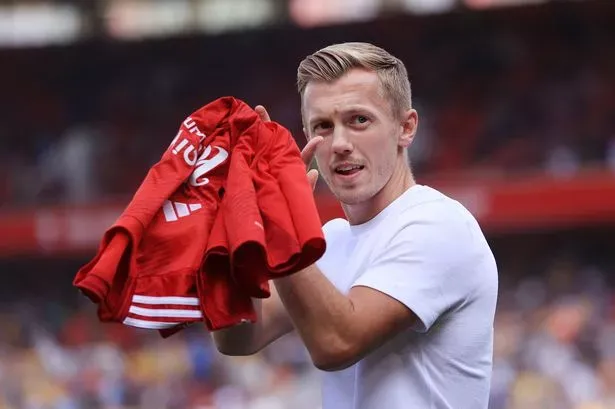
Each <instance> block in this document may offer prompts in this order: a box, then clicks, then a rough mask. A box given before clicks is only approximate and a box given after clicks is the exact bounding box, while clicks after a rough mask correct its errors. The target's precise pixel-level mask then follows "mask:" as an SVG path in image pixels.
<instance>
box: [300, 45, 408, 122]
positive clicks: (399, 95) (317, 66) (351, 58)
mask: <svg viewBox="0 0 615 409" xmlns="http://www.w3.org/2000/svg"><path fill="white" fill-rule="evenodd" d="M352 68H365V69H368V70H372V71H374V72H376V74H378V77H379V78H380V83H381V85H382V90H383V91H384V97H385V98H386V99H388V100H389V101H390V103H391V109H392V110H393V114H394V116H400V115H402V113H403V112H405V111H407V110H408V109H411V108H412V92H411V90H410V81H409V79H408V71H407V70H406V67H405V65H404V63H403V62H402V61H401V60H400V59H398V58H396V57H394V56H393V55H391V54H389V53H388V52H387V51H385V50H384V49H382V48H380V47H377V46H375V45H373V44H370V43H357V42H351V43H340V44H333V45H330V46H328V47H325V48H323V49H320V50H318V51H316V52H315V53H313V54H311V55H309V56H307V57H306V58H305V59H304V60H303V61H301V63H300V64H299V68H298V69H297V88H298V90H299V94H300V95H301V100H302V101H303V94H304V92H305V88H306V87H307V85H308V83H309V82H312V81H317V82H332V81H335V80H336V79H338V78H340V77H341V76H342V75H344V74H345V73H346V72H348V71H349V70H351V69H352Z"/></svg>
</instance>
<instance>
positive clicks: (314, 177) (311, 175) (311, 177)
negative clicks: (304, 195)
mask: <svg viewBox="0 0 615 409" xmlns="http://www.w3.org/2000/svg"><path fill="white" fill-rule="evenodd" d="M307 177H308V181H309V182H310V186H312V190H314V188H316V182H317V181H318V170H316V169H310V170H309V171H308V173H307Z"/></svg>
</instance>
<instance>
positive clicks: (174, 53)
mask: <svg viewBox="0 0 615 409" xmlns="http://www.w3.org/2000/svg"><path fill="white" fill-rule="evenodd" d="M530 10H531V9H530ZM566 10H568V9H565V8H564V9H563V11H559V12H556V11H555V10H552V11H550V13H551V14H549V15H548V17H547V16H546V15H542V14H541V13H540V12H539V11H535V12H533V11H524V12H519V13H518V14H519V15H516V14H515V13H514V12H504V13H501V14H494V15H493V16H491V17H490V19H487V18H484V19H478V18H477V19H470V18H464V17H463V16H454V15H453V16H443V17H433V18H426V19H410V18H407V19H406V18H404V19H401V20H395V19H393V20H391V21H388V20H383V21H375V22H370V23H366V25H354V26H348V27H332V28H323V29H321V31H316V32H304V31H298V30H293V29H288V28H280V29H271V30H265V31H256V32H249V33H240V34H236V35H227V36H218V37H203V38H198V37H197V38H179V39H166V40H156V41H148V42H142V43H114V42H111V41H109V42H105V41H102V40H101V41H98V42H96V41H94V42H87V43H84V44H79V45H74V46H71V47H61V48H43V49H34V50H30V49H28V50H5V51H0V52H2V53H3V54H4V56H3V57H2V60H3V61H6V62H7V63H3V64H1V65H0V87H1V88H2V89H3V95H8V96H11V95H12V96H15V97H14V98H12V99H11V101H10V103H7V104H4V105H5V108H4V109H3V110H2V111H1V112H0V139H2V140H6V141H10V143H7V144H2V148H0V175H1V176H2V177H0V181H2V182H1V183H2V184H1V185H0V203H2V204H4V205H5V206H7V205H14V206H15V205H27V204H33V205H36V204H39V203H47V202H50V201H54V202H57V201H71V202H83V201H91V200H97V199H100V198H108V197H109V196H111V195H113V196H118V195H119V196H125V195H127V194H130V193H131V192H133V191H134V189H135V188H136V186H137V185H138V183H139V182H140V181H141V180H142V178H143V176H144V174H145V172H146V170H147V168H148V167H149V166H151V165H152V164H153V163H154V162H155V161H157V159H158V158H159V157H160V155H161V153H162V150H163V149H164V148H166V146H167V145H168V143H169V142H170V140H171V139H172V138H173V136H174V135H175V133H176V130H177V128H178V127H179V124H180V123H181V121H182V120H183V119H184V118H185V117H186V116H187V115H189V114H190V113H191V112H193V111H194V110H196V109H197V108H198V107H200V106H202V105H204V104H206V103H208V102H210V101H212V100H214V99H215V98H218V97H220V96H223V95H233V96H236V97H238V98H240V99H243V100H245V101H246V102H248V103H249V104H251V105H255V104H264V105H265V106H267V107H268V108H269V110H270V113H271V115H272V117H273V118H274V119H275V120H277V121H279V122H280V123H282V124H283V125H285V126H287V127H288V128H289V129H290V130H291V131H292V132H293V134H294V135H295V136H296V138H297V141H298V143H299V144H300V145H302V144H303V143H304V141H303V137H302V132H301V120H300V113H299V101H298V96H297V93H296V90H295V88H294V83H295V71H296V67H297V64H298V63H299V61H300V59H301V58H302V57H303V56H304V55H306V54H307V53H309V52H312V51H314V50H316V49H318V48H320V47H321V46H323V44H324V42H326V43H330V42H335V41H346V40H348V39H349V38H352V39H355V40H361V39H369V41H372V42H375V43H377V44H381V45H382V46H384V47H385V48H387V49H391V50H392V51H393V52H394V54H396V55H399V56H400V58H402V59H403V60H404V61H405V62H406V64H407V65H408V70H409V72H410V77H411V81H412V84H413V92H414V104H415V106H416V108H417V109H418V110H419V112H420V115H421V117H420V118H421V119H420V120H421V123H420V126H419V134H418V136H417V138H416V142H415V146H414V148H413V150H412V158H411V159H412V162H413V166H414V168H415V172H416V173H417V175H418V176H419V177H420V176H422V175H424V174H434V173H439V172H440V173H441V172H459V170H460V169H463V170H469V171H471V170H475V171H477V172H478V173H482V174H484V173H485V172H500V173H510V172H511V171H516V172H521V171H525V170H536V169H540V170H545V171H548V172H554V173H557V174H563V175H566V174H570V173H574V172H575V171H576V170H577V169H578V168H579V167H588V166H608V167H610V168H615V131H614V130H615V94H614V93H613V92H612V90H613V89H615V77H614V76H613V75H612V73H613V72H615V48H613V47H612V40H611V39H612V38H614V37H615V31H614V30H615V28H614V27H615V26H613V25H612V24H610V23H609V19H608V13H604V12H603V13H602V17H603V18H600V16H596V15H595V14H597V13H594V14H590V13H580V12H574V11H572V12H571V11H566ZM609 10H611V9H609ZM611 14H612V13H611ZM279 36H284V37H285V38H287V39H288V41H286V42H280V41H275V38H278V37H279ZM323 41H324V42H323ZM295 44H300V46H295ZM43 60H44V61H45V64H39V63H38V61H43Z"/></svg>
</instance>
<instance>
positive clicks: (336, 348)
mask: <svg viewBox="0 0 615 409" xmlns="http://www.w3.org/2000/svg"><path fill="white" fill-rule="evenodd" d="M275 285H276V288H277V289H278V292H279V295H280V298H281V299H282V301H283V303H284V306H285V307H286V310H287V312H288V314H289V315H290V317H291V319H292V321H293V323H294V326H295V327H296V329H297V331H298V332H299V334H300V336H301V338H302V339H303V342H304V343H305V346H306V347H307V349H308V351H309V353H310V356H311V358H312V361H313V362H314V365H315V366H316V367H318V368H319V369H321V370H325V371H335V370H341V369H344V368H347V367H349V366H351V365H353V364H355V363H356V362H358V361H359V360H360V359H362V358H363V357H364V356H365V355H367V354H368V353H369V352H371V351H372V350H374V349H375V348H377V347H378V346H380V345H382V344H383V343H384V342H385V341H386V340H388V339H390V338H392V337H393V336H394V335H396V334H397V333H399V332H400V331H401V330H403V329H405V328H408V327H409V326H411V325H413V324H414V323H415V322H416V320H417V318H416V316H415V315H414V314H413V313H412V311H411V310H410V309H409V308H407V307H406V306H405V305H403V304H402V303H400V302H399V301H397V300H395V299H394V298H392V297H390V296H388V295H386V294H384V293H381V292H380V291H377V290H374V289H372V288H368V287H363V286H355V287H353V288H352V289H351V290H350V292H349V293H348V296H345V295H343V294H342V293H340V292H339V291H338V290H337V288H335V286H334V285H333V284H332V283H331V282H330V281H329V280H328V279H327V278H326V277H325V276H324V275H323V273H322V272H321V271H320V270H319V269H318V267H316V266H311V267H308V268H307V269H305V270H303V271H301V272H299V273H297V274H293V275H291V276H288V277H285V278H280V279H277V280H275Z"/></svg>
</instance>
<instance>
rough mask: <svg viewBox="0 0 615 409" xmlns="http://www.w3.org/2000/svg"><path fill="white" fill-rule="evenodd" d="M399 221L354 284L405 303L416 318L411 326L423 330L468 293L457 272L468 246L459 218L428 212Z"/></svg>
mask: <svg viewBox="0 0 615 409" xmlns="http://www.w3.org/2000/svg"><path fill="white" fill-rule="evenodd" d="M398 225H399V226H400V227H398V228H397V229H398V230H397V232H396V233H395V234H394V235H392V236H391V239H390V240H389V242H388V243H387V245H385V246H383V250H381V251H380V254H377V255H376V256H375V258H374V259H373V262H372V264H371V265H370V267H368V269H367V270H366V272H365V273H363V274H362V275H361V276H360V277H359V278H358V279H357V280H356V281H355V282H354V283H353V286H366V287H370V288H373V289H376V290H378V291H380V292H382V293H385V294H387V295H389V296H390V297H393V298H395V299H396V300H398V301H399V302H401V303H403V304H404V305H406V306H407V307H408V308H409V309H410V310H412V312H414V314H415V315H416V316H417V317H418V318H419V319H420V323H419V324H418V325H417V326H416V327H415V328H414V329H415V330H417V331H419V332H425V331H427V330H429V328H431V326H432V325H433V323H434V322H435V321H436V320H437V319H438V317H440V316H441V315H442V314H443V313H444V312H445V311H447V310H448V309H449V308H450V307H452V306H453V305H455V304H456V303H458V302H460V301H462V300H464V299H465V298H466V297H467V292H468V291H467V288H468V285H467V284H465V285H464V283H463V277H462V273H461V272H462V271H463V270H464V264H466V263H467V260H468V258H469V257H470V254H469V252H470V248H471V246H469V244H468V243H467V240H466V242H465V243H464V235H465V236H466V237H465V238H466V239H467V234H464V230H465V229H464V228H463V222H461V223H459V221H456V220H454V218H453V219H452V218H450V217H443V218H441V217H438V215H437V214H430V215H427V216H425V215H423V216H416V217H415V218H414V220H409V221H407V222H406V223H398ZM466 265H467V264H466Z"/></svg>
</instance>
